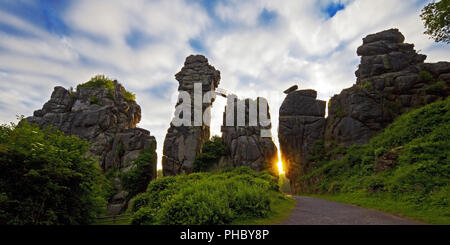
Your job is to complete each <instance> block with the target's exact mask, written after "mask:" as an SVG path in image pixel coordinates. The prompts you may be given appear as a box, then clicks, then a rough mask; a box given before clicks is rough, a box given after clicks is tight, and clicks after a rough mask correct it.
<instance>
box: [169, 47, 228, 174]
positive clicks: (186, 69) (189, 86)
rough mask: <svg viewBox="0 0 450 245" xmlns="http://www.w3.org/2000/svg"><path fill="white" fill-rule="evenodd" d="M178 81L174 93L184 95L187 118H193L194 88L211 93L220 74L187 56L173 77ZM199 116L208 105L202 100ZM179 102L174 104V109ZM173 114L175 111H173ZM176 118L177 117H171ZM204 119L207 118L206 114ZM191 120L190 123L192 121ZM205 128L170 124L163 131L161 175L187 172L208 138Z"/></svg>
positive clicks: (202, 59)
mask: <svg viewBox="0 0 450 245" xmlns="http://www.w3.org/2000/svg"><path fill="white" fill-rule="evenodd" d="M175 78H176V79H177V81H178V82H179V86H178V91H180V92H182V91H185V92H188V93H189V96H190V98H191V102H192V107H191V119H193V118H194V114H195V113H194V111H195V109H196V108H195V106H194V104H195V102H194V85H195V84H196V83H200V84H202V96H203V95H204V94H205V93H206V92H208V91H215V89H216V88H217V86H218V85H219V82H220V72H219V71H218V70H216V69H215V68H214V67H213V66H211V65H209V63H208V59H206V58H205V57H204V56H202V55H191V56H189V57H187V58H186V61H185V62H184V66H183V68H182V69H181V71H180V72H178V73H177V74H176V75H175ZM202 102H203V103H202V106H201V107H202V108H197V110H200V109H201V112H202V115H203V114H204V113H205V111H206V110H207V109H208V107H210V106H211V105H212V102H213V99H212V100H211V102H204V101H202ZM181 103H182V102H181V101H178V103H177V105H176V106H179V105H180V104H181ZM175 113H177V112H175ZM175 117H177V115H175ZM205 117H206V120H209V119H210V115H206V116H205ZM193 121H194V120H191V122H193ZM209 134H210V132H209V126H208V125H206V124H205V123H204V122H202V124H201V126H195V125H191V126H185V125H184V126H175V125H174V124H173V122H172V123H171V125H170V128H169V129H168V131H167V135H166V138H165V140H164V147H163V157H162V166H163V175H164V176H170V175H177V174H180V173H182V172H185V173H191V172H192V170H193V167H194V166H193V164H194V160H195V156H196V155H197V154H199V153H200V152H201V148H202V146H203V144H204V143H205V142H206V141H207V140H208V139H209Z"/></svg>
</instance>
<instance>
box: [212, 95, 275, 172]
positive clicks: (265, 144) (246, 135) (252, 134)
mask: <svg viewBox="0 0 450 245" xmlns="http://www.w3.org/2000/svg"><path fill="white" fill-rule="evenodd" d="M238 103H243V104H242V105H243V106H242V107H241V108H239V110H238ZM250 103H253V105H254V107H253V108H255V109H256V108H259V107H258V106H257V105H267V117H266V118H260V114H259V112H258V111H256V113H254V114H252V113H250V112H249V108H250ZM230 108H232V110H230ZM227 111H228V112H229V113H232V114H233V117H232V118H233V120H231V121H230V122H232V121H234V122H232V123H230V122H227ZM239 113H242V114H241V115H242V119H244V120H245V121H244V122H243V123H242V125H240V124H238V114H239ZM250 116H254V118H253V119H250ZM251 120H254V121H253V122H252V123H250V121H251ZM263 120H266V121H264V122H263V123H261V122H262V121H263ZM267 120H268V121H267ZM230 124H231V125H230ZM271 128H272V125H271V123H270V113H269V106H268V103H267V100H266V99H264V98H261V97H259V98H257V99H256V100H251V99H245V100H238V99H237V98H234V97H231V98H228V103H227V106H226V107H225V111H224V113H223V126H222V128H221V131H222V139H223V142H224V144H225V145H226V146H227V148H228V149H229V151H230V157H229V161H230V163H229V164H225V165H228V166H232V167H240V166H248V167H250V168H251V169H253V170H255V171H263V170H269V172H272V173H276V171H277V170H276V169H275V166H276V163H277V162H278V152H277V147H276V146H275V144H274V143H273V141H272V137H271V135H270V129H271ZM262 136H263V137H262ZM222 165H224V164H222Z"/></svg>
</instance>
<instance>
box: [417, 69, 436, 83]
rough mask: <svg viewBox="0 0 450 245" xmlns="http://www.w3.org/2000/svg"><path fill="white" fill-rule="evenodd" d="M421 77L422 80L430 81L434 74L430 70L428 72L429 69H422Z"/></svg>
mask: <svg viewBox="0 0 450 245" xmlns="http://www.w3.org/2000/svg"><path fill="white" fill-rule="evenodd" d="M419 78H420V79H421V80H422V81H425V82H430V81H432V80H433V75H432V74H431V73H430V72H428V71H425V70H422V71H420V72H419Z"/></svg>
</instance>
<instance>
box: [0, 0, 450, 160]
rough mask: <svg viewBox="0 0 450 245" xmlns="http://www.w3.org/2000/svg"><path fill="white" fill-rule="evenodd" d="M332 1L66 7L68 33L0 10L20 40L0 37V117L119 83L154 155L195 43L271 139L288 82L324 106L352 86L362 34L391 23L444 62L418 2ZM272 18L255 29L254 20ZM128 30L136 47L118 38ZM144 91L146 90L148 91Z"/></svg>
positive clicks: (217, 109) (84, 1)
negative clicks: (247, 101) (257, 108)
mask: <svg viewBox="0 0 450 245" xmlns="http://www.w3.org/2000/svg"><path fill="white" fill-rule="evenodd" d="M331 2H334V3H337V2H338V0H320V1H315V0H305V1H303V0H302V1H269V0H254V1H237V0H233V1H227V2H224V1H220V2H219V3H218V5H216V6H215V8H214V9H213V10H212V13H213V14H215V15H216V16H215V17H214V16H209V15H208V13H207V11H206V10H205V9H204V8H203V7H202V6H200V5H199V4H194V3H193V2H192V1H190V2H189V3H187V2H186V1H182V0H174V1H144V0H136V1H128V2H124V1H106V0H98V1H91V0H81V1H74V2H73V3H72V4H71V5H70V6H69V7H68V8H67V10H66V12H64V13H62V16H63V17H64V23H65V25H67V26H68V27H69V28H70V30H71V31H70V32H69V33H70V34H69V35H67V36H63V37H61V36H58V35H55V34H52V33H49V32H47V31H46V30H44V29H41V28H39V27H37V26H35V25H34V24H33V23H29V22H27V21H26V20H24V19H21V18H20V17H17V16H14V15H12V14H9V13H6V12H4V11H2V10H0V23H3V24H7V25H9V26H11V27H13V28H15V29H17V30H20V31H22V32H24V33H27V34H29V35H27V36H21V35H14V34H11V33H7V32H4V33H3V32H1V31H0V48H1V49H2V51H1V53H0V121H1V122H8V121H14V120H15V115H16V114H24V115H31V114H32V112H33V110H35V109H38V108H40V107H41V106H42V104H43V103H44V102H45V101H46V100H48V98H49V96H50V94H51V91H52V88H53V87H54V86H56V85H62V86H65V87H69V86H74V87H75V86H76V85H77V84H78V83H81V82H84V81H87V80H88V79H89V78H90V77H91V76H92V75H94V74H97V73H103V74H106V75H108V76H110V77H112V78H115V79H118V80H119V81H121V82H122V83H123V84H124V86H125V87H126V88H127V89H129V90H131V91H133V92H135V93H136V95H137V101H138V103H139V104H140V105H141V108H142V116H143V118H142V121H141V123H140V126H141V127H143V128H146V129H148V130H150V131H151V133H152V135H155V136H156V138H157V142H158V155H159V157H161V152H162V146H163V141H164V137H165V134H166V130H167V128H168V126H169V122H170V120H171V118H172V116H173V112H174V101H173V100H172V98H173V97H174V96H175V95H176V88H177V86H178V82H177V81H176V80H175V79H174V74H175V73H177V72H178V71H179V70H180V68H181V67H182V65H183V62H184V59H185V57H186V56H188V55H189V54H191V53H193V52H194V50H193V49H192V47H191V46H190V45H189V41H190V40H191V39H196V40H199V41H200V42H201V43H202V45H203V46H204V49H205V52H206V53H207V54H208V59H209V61H210V63H211V64H212V65H213V66H215V67H216V68H217V69H219V70H220V71H221V76H222V80H221V85H220V86H221V87H223V88H226V89H229V90H231V91H235V92H237V93H238V95H239V96H241V97H251V98H255V97H257V96H263V97H266V98H267V99H268V101H269V105H270V109H271V111H270V112H271V116H272V124H273V130H272V133H273V135H274V137H275V139H276V138H277V137H276V132H277V127H278V108H279V106H280V105H281V102H282V100H283V99H284V94H282V91H283V90H284V89H286V88H288V87H289V86H291V85H293V84H294V83H298V84H299V85H300V87H301V88H313V89H316V90H317V91H318V93H319V98H320V99H324V100H327V99H328V98H329V97H330V96H332V95H333V94H335V93H339V92H340V90H342V89H343V88H346V87H349V86H351V85H352V84H353V83H354V81H355V76H354V71H355V70H356V69H357V64H358V62H359V57H357V55H356V48H357V47H358V46H359V45H361V43H362V40H361V39H362V38H363V37H364V36H365V35H367V34H370V33H374V32H378V31H381V30H384V29H388V28H392V27H398V28H399V29H400V31H402V32H403V33H404V35H405V36H406V41H407V42H410V43H415V44H416V49H418V50H419V49H420V50H422V53H425V54H427V55H428V61H437V60H449V58H450V51H449V49H448V46H446V45H440V44H434V43H433V41H432V40H429V38H428V37H427V36H425V35H424V34H423V24H422V21H421V20H420V17H419V13H420V9H421V7H422V6H423V5H424V3H422V5H419V4H418V2H419V1H402V0H395V1H391V0H389V1H388V0H379V1H372V0H346V1H340V2H341V3H345V4H346V8H345V9H344V10H342V11H339V12H337V14H336V15H335V16H334V17H333V18H328V17H327V15H326V14H325V13H323V12H322V10H321V9H322V8H324V7H325V6H327V5H328V4H329V3H331ZM264 9H266V10H267V11H270V12H271V13H275V17H274V21H273V22H271V23H270V24H269V25H265V26H263V25H261V23H260V14H261V13H262V11H263V10H264ZM133 34H137V35H138V37H139V38H142V42H140V43H139V45H138V46H133V45H131V46H130V45H129V44H128V43H127V38H129V37H130V35H133ZM152 90H153V92H151V91H152ZM224 105H225V100H223V99H220V98H218V99H217V100H216V102H215V104H214V106H213V110H212V113H213V120H212V127H211V129H212V134H220V125H221V123H222V113H223V107H224Z"/></svg>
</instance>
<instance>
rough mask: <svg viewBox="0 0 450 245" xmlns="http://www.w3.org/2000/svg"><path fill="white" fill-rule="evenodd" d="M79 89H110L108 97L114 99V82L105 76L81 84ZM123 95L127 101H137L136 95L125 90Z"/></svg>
mask: <svg viewBox="0 0 450 245" xmlns="http://www.w3.org/2000/svg"><path fill="white" fill-rule="evenodd" d="M79 88H106V89H108V97H110V98H114V81H112V80H111V79H110V78H108V77H106V76H105V75H96V76H94V77H92V78H91V79H90V80H89V81H87V82H86V83H82V84H79V85H78V86H77V89H79ZM121 93H122V96H123V98H124V99H125V100H127V101H135V100H136V95H135V94H133V93H131V92H129V91H127V90H125V89H122V90H121Z"/></svg>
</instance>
